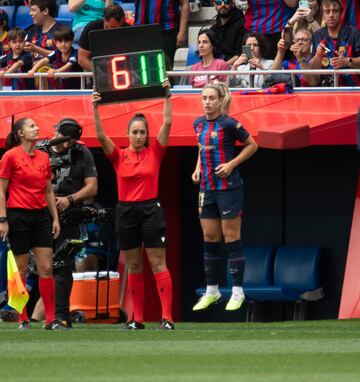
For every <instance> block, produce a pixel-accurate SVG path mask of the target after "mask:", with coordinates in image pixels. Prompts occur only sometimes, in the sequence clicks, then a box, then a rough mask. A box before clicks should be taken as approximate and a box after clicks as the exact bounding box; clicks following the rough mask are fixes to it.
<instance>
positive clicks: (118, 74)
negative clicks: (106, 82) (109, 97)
mask: <svg viewBox="0 0 360 382" xmlns="http://www.w3.org/2000/svg"><path fill="white" fill-rule="evenodd" d="M125 60H126V57H125V56H118V57H114V58H113V59H112V60H111V69H112V82H113V86H114V88H115V89H117V90H121V89H127V88H128V87H129V86H130V74H129V72H128V71H126V70H117V65H116V64H117V63H118V62H121V61H125ZM121 79H122V80H123V81H120V80H121ZM122 82H124V83H122Z"/></svg>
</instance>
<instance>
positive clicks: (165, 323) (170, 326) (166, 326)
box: [159, 318, 175, 330]
mask: <svg viewBox="0 0 360 382" xmlns="http://www.w3.org/2000/svg"><path fill="white" fill-rule="evenodd" d="M174 329H175V325H174V323H173V322H172V321H169V320H165V319H164V318H163V320H162V321H161V323H160V326H159V330H174Z"/></svg>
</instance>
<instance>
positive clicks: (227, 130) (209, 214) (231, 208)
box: [192, 82, 257, 310]
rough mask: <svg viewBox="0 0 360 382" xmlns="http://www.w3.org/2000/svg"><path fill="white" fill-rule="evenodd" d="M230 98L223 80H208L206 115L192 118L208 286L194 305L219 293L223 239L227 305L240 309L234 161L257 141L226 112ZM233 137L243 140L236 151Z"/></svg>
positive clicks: (239, 194)
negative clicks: (230, 285)
mask: <svg viewBox="0 0 360 382" xmlns="http://www.w3.org/2000/svg"><path fill="white" fill-rule="evenodd" d="M230 101H231V95H230V92H229V89H228V88H227V86H226V85H225V84H222V83H219V82H218V83H213V84H208V85H206V86H205V87H204V89H203V91H202V105H203V109H204V112H205V115H203V116H202V117H200V118H198V119H196V120H195V121H194V129H195V132H196V135H197V139H198V146H199V154H198V160H197V164H196V168H195V171H194V173H193V174H192V180H193V182H194V183H196V184H198V183H200V192H199V217H200V222H201V228H202V231H203V235H204V266H205V277H206V284H207V287H206V292H205V294H204V295H203V296H202V297H201V298H200V300H199V301H198V302H197V303H196V304H195V306H194V307H193V310H201V309H205V308H207V307H208V306H209V305H211V304H213V303H215V302H217V301H218V300H219V299H220V297H221V294H220V292H219V285H218V284H219V274H218V272H219V269H220V264H221V260H222V259H221V254H220V242H221V241H222V238H224V241H225V245H226V249H227V251H228V262H229V269H230V273H231V275H232V279H233V288H232V295H231V298H230V300H229V301H228V303H227V305H226V310H236V309H239V308H240V307H241V304H242V303H243V301H244V299H245V297H244V292H243V289H242V281H243V274H244V263H245V259H244V256H243V254H242V245H241V239H240V230H241V212H242V206H243V181H242V179H241V177H240V174H239V172H238V169H237V166H239V165H240V164H241V163H243V162H244V161H245V160H247V159H248V158H249V157H251V156H252V155H253V154H254V153H255V151H256V150H257V144H256V142H255V141H254V139H253V138H252V137H251V136H250V135H249V133H248V132H247V131H246V130H245V129H244V128H243V127H242V125H241V123H240V122H238V121H237V120H236V119H233V118H230V117H229V116H228V115H227V112H228V110H229V106H230ZM236 141H240V142H242V143H243V144H244V148H243V149H242V150H241V151H240V153H239V154H237V155H236V153H235V143H236Z"/></svg>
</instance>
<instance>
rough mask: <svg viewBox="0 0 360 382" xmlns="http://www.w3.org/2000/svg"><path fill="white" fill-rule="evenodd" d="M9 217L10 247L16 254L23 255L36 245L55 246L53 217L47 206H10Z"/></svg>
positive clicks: (42, 246)
mask: <svg viewBox="0 0 360 382" xmlns="http://www.w3.org/2000/svg"><path fill="white" fill-rule="evenodd" d="M7 218H8V223H9V242H10V248H11V250H12V251H13V253H14V255H23V254H25V253H28V252H29V251H30V250H31V249H32V248H35V247H40V248H52V247H53V243H54V240H53V236H52V218H51V215H50V212H49V210H48V209H47V208H42V209H40V210H26V209H24V208H8V209H7Z"/></svg>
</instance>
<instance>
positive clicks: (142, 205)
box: [115, 199, 166, 250]
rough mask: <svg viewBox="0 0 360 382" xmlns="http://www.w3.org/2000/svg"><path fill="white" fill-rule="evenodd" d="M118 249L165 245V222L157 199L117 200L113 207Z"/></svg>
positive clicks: (161, 246)
mask: <svg viewBox="0 0 360 382" xmlns="http://www.w3.org/2000/svg"><path fill="white" fill-rule="evenodd" d="M115 230H116V235H117V239H118V247H119V249H123V250H128V249H133V248H138V247H141V246H142V245H144V247H145V248H164V247H165V246H166V222H165V218H164V212H163V210H162V208H161V205H160V203H159V201H158V200H156V199H152V200H147V201H144V202H119V203H118V205H117V206H116V209H115Z"/></svg>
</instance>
